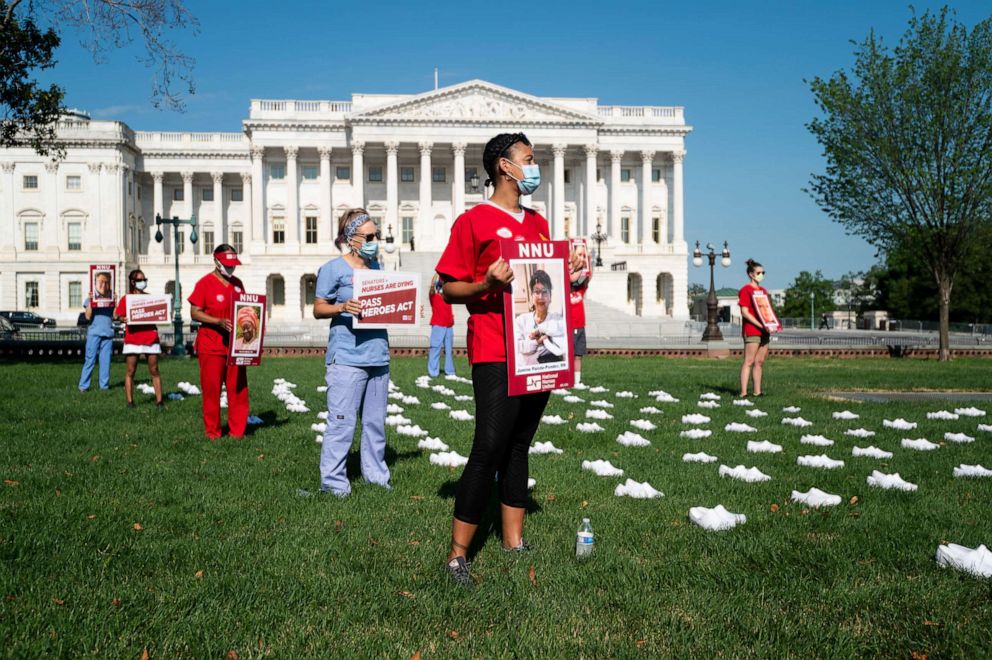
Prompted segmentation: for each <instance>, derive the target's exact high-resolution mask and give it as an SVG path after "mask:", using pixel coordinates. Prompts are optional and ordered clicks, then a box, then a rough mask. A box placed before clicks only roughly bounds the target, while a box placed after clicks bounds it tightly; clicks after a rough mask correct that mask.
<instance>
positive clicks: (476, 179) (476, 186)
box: [468, 172, 479, 193]
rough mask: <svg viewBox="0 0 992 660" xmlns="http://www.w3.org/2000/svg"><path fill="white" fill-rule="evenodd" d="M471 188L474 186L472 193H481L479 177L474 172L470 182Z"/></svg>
mask: <svg viewBox="0 0 992 660" xmlns="http://www.w3.org/2000/svg"><path fill="white" fill-rule="evenodd" d="M468 183H469V185H470V186H472V192H474V193H477V192H479V175H478V174H476V173H475V172H472V178H470V179H469V180H468Z"/></svg>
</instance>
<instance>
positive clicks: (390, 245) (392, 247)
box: [385, 225, 396, 254]
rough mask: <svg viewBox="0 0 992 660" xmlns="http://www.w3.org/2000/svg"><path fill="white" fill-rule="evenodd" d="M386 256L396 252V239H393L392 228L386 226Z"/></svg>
mask: <svg viewBox="0 0 992 660" xmlns="http://www.w3.org/2000/svg"><path fill="white" fill-rule="evenodd" d="M385 250H386V254H392V253H393V252H396V239H395V238H393V226H392V225H387V226H386V248H385Z"/></svg>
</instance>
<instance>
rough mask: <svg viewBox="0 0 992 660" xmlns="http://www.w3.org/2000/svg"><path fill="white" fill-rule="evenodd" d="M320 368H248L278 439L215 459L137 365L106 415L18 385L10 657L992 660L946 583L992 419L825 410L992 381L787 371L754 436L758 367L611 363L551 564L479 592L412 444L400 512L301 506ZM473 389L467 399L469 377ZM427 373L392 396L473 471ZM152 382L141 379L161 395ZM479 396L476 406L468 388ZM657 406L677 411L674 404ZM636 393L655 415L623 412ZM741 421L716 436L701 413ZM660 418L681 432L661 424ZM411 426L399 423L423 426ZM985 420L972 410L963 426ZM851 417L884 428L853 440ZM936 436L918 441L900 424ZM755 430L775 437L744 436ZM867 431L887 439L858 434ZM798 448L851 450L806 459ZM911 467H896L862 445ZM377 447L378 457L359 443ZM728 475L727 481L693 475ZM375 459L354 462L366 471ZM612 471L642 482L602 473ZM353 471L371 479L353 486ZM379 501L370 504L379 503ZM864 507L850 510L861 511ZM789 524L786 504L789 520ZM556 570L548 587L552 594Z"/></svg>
mask: <svg viewBox="0 0 992 660" xmlns="http://www.w3.org/2000/svg"><path fill="white" fill-rule="evenodd" d="M322 362H323V361H322V360H321V359H316V358H311V359H268V360H266V362H265V364H264V365H263V366H261V367H259V368H255V369H252V370H251V372H250V381H251V387H252V412H253V414H256V415H259V416H261V417H263V418H264V419H265V420H266V424H265V425H264V426H262V427H260V428H258V429H257V430H256V431H255V432H253V433H252V434H251V435H250V436H249V437H248V438H247V439H245V440H243V441H240V442H239V441H232V440H230V439H226V438H225V439H223V440H221V441H217V442H207V441H205V440H204V439H203V438H202V436H201V433H202V429H201V423H200V412H199V411H200V402H199V399H198V398H187V399H186V400H185V401H181V402H174V403H170V404H169V405H168V406H167V407H166V408H165V409H164V410H157V409H155V408H154V406H153V405H151V397H146V396H145V395H140V394H138V395H136V396H137V398H138V401H139V402H140V403H139V406H138V408H137V409H134V410H128V409H126V408H125V407H124V405H123V392H122V380H123V365H122V364H117V363H115V365H114V372H113V379H112V384H113V389H112V391H110V392H99V391H91V392H89V393H87V394H79V393H77V392H76V387H75V385H76V380H77V379H78V370H79V365H76V364H3V365H0V388H2V391H3V392H5V394H4V395H3V397H2V398H0V471H2V479H3V480H5V481H4V485H2V486H0V593H2V601H0V649H2V653H3V654H5V655H7V656H10V657H25V656H40V655H58V656H76V655H80V654H92V655H97V654H99V655H104V656H107V657H113V658H124V657H138V656H140V655H141V654H142V651H143V650H145V649H147V651H148V653H149V654H150V655H152V656H168V657H174V656H197V657H204V656H213V657H217V656H223V655H225V654H226V653H227V652H228V651H235V652H236V653H237V655H238V656H239V657H241V658H246V657H260V656H265V655H275V656H304V655H316V656H323V657H330V656H346V657H347V656H367V655H377V656H390V657H408V656H410V655H412V654H414V653H416V652H419V653H420V654H421V656H422V657H427V656H434V657H445V656H472V657H490V656H503V657H510V656H535V657H549V656H555V657H561V656H565V657H576V656H596V657H599V656H641V655H643V656H647V657H657V656H672V655H678V656H703V657H709V656H713V655H717V654H720V655H730V656H740V655H770V656H796V657H811V656H864V655H885V656H903V657H905V656H908V655H909V654H910V653H912V652H917V653H924V654H928V655H931V656H937V655H963V656H972V657H976V656H988V655H989V654H990V653H992V581H990V580H984V581H983V580H980V579H976V578H973V577H970V576H968V575H965V574H962V573H958V572H955V571H952V570H948V569H941V568H939V567H937V565H936V564H935V562H934V553H935V551H936V549H937V546H938V544H939V543H940V542H941V541H950V542H954V543H959V544H962V545H967V546H969V547H975V546H977V545H979V544H982V543H984V544H986V545H992V480H990V479H985V480H961V479H953V478H952V476H951V471H952V468H953V467H955V466H957V465H959V464H961V463H970V464H974V463H983V464H984V465H985V466H986V467H992V451H990V447H992V434H990V433H982V432H978V431H976V430H975V429H976V425H977V423H978V422H983V423H992V404H982V403H979V404H976V405H977V406H978V407H979V408H983V407H984V408H987V409H988V412H989V415H988V416H987V417H985V418H980V419H977V420H976V419H974V418H964V417H962V418H961V419H960V420H958V421H945V422H939V421H928V420H927V419H926V415H925V413H926V412H927V411H931V410H937V409H940V408H953V407H955V404H946V405H944V404H941V403H939V402H927V403H924V404H920V403H915V404H911V403H888V404H856V403H841V402H836V401H829V400H826V399H823V398H821V397H819V396H818V392H820V391H823V390H826V389H829V388H843V389H851V388H891V389H900V390H906V389H927V388H954V389H965V388H977V389H982V390H992V370H990V367H992V363H990V362H988V361H968V360H959V361H956V362H953V363H950V364H938V363H935V362H932V361H917V360H865V361H847V360H843V361H832V360H821V361H815V360H798V359H797V360H792V359H789V360H786V359H782V360H775V359H774V358H773V359H772V360H771V362H769V364H768V365H767V369H766V370H767V375H766V391H767V392H768V396H766V397H764V398H763V399H760V400H759V407H760V408H761V409H763V410H765V411H766V412H768V413H769V416H768V417H765V418H761V419H757V420H754V419H751V418H748V417H746V416H745V414H744V409H743V408H739V407H736V406H733V405H731V400H732V399H733V398H734V396H733V395H734V389H733V388H734V387H735V381H736V378H737V368H738V365H737V363H733V362H726V361H689V360H665V359H650V358H641V359H622V358H591V359H588V360H587V361H586V364H585V365H584V369H583V377H584V379H585V380H586V381H587V382H588V383H590V384H593V385H603V386H606V387H608V388H610V389H611V390H612V391H611V392H609V393H607V394H603V395H592V394H589V393H588V392H581V393H579V394H580V395H581V396H582V397H583V398H585V399H586V401H587V402H588V401H591V400H593V399H597V398H605V399H607V400H609V401H611V402H613V403H615V405H616V407H615V408H614V409H613V410H611V411H610V412H611V413H612V414H613V415H614V416H615V419H613V420H607V421H600V422H599V423H600V424H601V425H603V426H605V427H606V432H603V433H598V434H582V433H578V432H576V430H575V424H576V422H578V421H585V417H584V411H585V409H586V408H587V406H588V404H587V403H586V404H582V403H579V404H569V403H566V402H564V401H563V399H562V397H559V396H553V397H552V400H551V404H550V405H549V408H548V413H549V414H559V415H561V416H562V417H566V418H570V420H571V421H570V423H569V424H568V425H564V426H547V425H545V426H542V428H541V429H540V431H539V432H538V436H537V438H536V440H551V441H553V442H554V444H555V445H556V446H558V447H560V448H562V449H564V453H563V454H561V455H544V456H533V457H532V458H531V462H530V466H531V468H530V471H531V476H532V477H534V478H535V479H536V480H537V486H536V488H535V489H534V491H533V493H532V505H531V507H532V511H531V513H530V515H529V517H528V522H527V528H526V535H527V537H528V538H529V539H530V540H531V541H532V542H533V543H534V544H535V545H536V550H535V551H534V552H532V553H530V554H528V555H525V556H522V557H519V558H518V557H511V556H507V555H505V554H504V553H502V552H500V550H499V539H498V538H497V537H496V536H495V535H493V534H492V533H490V532H488V531H487V533H486V534H485V535H484V538H483V539H482V544H481V546H480V547H479V548H478V549H477V554H476V556H475V557H474V563H473V565H472V570H473V574H474V575H475V576H476V578H477V581H478V585H477V588H476V590H475V591H474V592H466V591H462V590H460V589H458V588H457V587H454V586H453V585H451V584H449V583H448V581H447V579H446V578H445V577H444V576H443V575H442V573H441V564H442V560H443V558H444V554H445V552H446V550H447V546H448V529H449V524H450V517H451V511H452V496H453V491H454V485H455V483H456V481H457V479H458V475H459V471H458V470H451V469H448V468H441V467H437V466H433V465H431V464H430V463H429V461H428V454H427V453H426V452H421V451H419V450H418V449H417V448H416V441H415V440H414V439H411V438H408V437H405V436H399V435H397V434H395V433H390V439H389V442H390V448H389V453H388V456H387V457H388V460H389V462H390V463H391V467H392V470H393V484H394V487H395V489H394V490H393V491H392V492H385V491H383V490H381V489H378V488H375V487H371V486H365V485H362V484H361V483H355V484H354V492H353V494H352V496H351V497H350V498H349V499H346V500H338V499H336V498H325V497H310V498H301V497H299V496H298V495H297V490H298V489H300V488H305V489H310V490H314V489H315V488H316V486H317V457H318V453H319V445H318V444H316V443H315V442H314V436H315V433H314V432H313V431H311V430H310V425H311V424H312V423H314V422H316V421H317V419H316V412H317V411H318V410H322V409H323V406H322V399H323V395H320V394H318V393H317V392H316V386H317V385H321V384H323V364H322ZM458 367H459V369H460V373H462V374H463V375H468V370H467V366H466V365H465V363H464V362H459V363H458ZM423 372H424V361H423V360H420V359H417V360H414V359H397V360H395V361H394V362H393V370H392V378H393V381H394V382H395V383H396V385H397V386H398V387H399V388H400V389H401V390H402V391H403V392H404V393H406V394H412V395H415V396H417V397H419V398H420V401H421V405H419V406H404V407H405V408H406V411H405V413H404V414H405V415H406V416H407V417H410V418H411V419H412V420H413V421H414V423H416V424H419V425H420V426H421V427H423V428H424V429H427V430H428V431H429V432H430V434H431V435H433V436H439V437H440V438H441V439H442V440H444V441H445V442H446V443H448V444H449V445H451V448H452V449H453V450H456V451H458V452H459V453H461V454H463V455H467V454H468V451H469V448H470V444H471V432H472V423H471V422H457V421H454V420H452V419H450V418H449V417H448V413H447V411H437V410H433V409H431V408H430V407H429V404H430V402H431V401H435V400H445V401H447V402H448V403H449V404H451V405H452V407H453V408H461V407H466V408H468V409H469V410H470V411H471V410H472V405H471V404H472V402H471V401H469V402H465V404H464V405H463V404H461V403H460V402H455V401H454V400H453V399H451V398H447V397H443V396H442V395H440V394H437V393H434V392H431V391H430V390H424V389H418V388H417V387H416V386H415V385H414V379H415V378H416V377H417V376H418V375H420V374H421V373H423ZM162 373H163V380H164V383H165V385H166V387H167V389H169V390H174V389H175V386H176V383H178V382H179V381H181V380H187V381H192V382H196V381H197V372H196V365H195V362H192V361H172V360H170V361H166V362H165V363H164V364H163V367H162ZM146 377H147V372H146V371H145V368H144V366H143V365H142V366H141V367H140V368H139V378H140V379H144V378H146ZM277 377H282V378H286V379H287V380H289V381H292V382H294V383H297V384H298V387H297V389H296V392H297V394H298V395H299V396H301V397H303V398H304V399H306V400H307V401H308V402H309V405H310V407H311V408H312V409H313V412H312V413H309V414H295V413H287V412H286V411H285V408H284V407H283V405H282V404H281V403H280V402H279V401H278V400H276V398H275V397H273V396H272V395H271V394H270V390H271V388H272V381H273V379H275V378H277ZM446 384H448V385H450V386H451V387H452V388H453V389H455V390H456V391H458V393H465V394H468V393H471V388H470V386H468V385H464V384H460V383H446ZM652 389H663V390H666V391H668V392H670V393H672V394H673V395H675V396H676V397H679V398H680V399H681V400H682V401H681V402H680V403H677V404H654V401H653V400H652V399H650V398H649V397H648V396H647V392H648V391H649V390H652ZM619 390H631V391H633V392H635V393H637V394H638V395H639V398H637V399H621V398H616V397H615V396H614V393H615V392H616V391H619ZM706 391H713V392H716V393H718V394H720V395H722V397H723V399H722V401H721V403H722V405H721V407H720V408H719V409H716V410H712V411H705V410H700V409H698V408H697V407H696V400H697V397H698V395H699V394H701V393H703V392H706ZM652 404H654V405H657V407H658V408H661V409H662V410H663V411H664V413H663V414H661V415H648V414H640V413H639V412H638V409H639V408H641V407H643V406H648V405H652ZM400 405H402V404H400ZM787 405H796V406H800V407H801V408H802V411H801V412H800V413H799V414H800V415H801V416H802V417H804V418H806V419H808V420H811V421H813V422H814V426H813V427H811V428H810V429H806V430H803V429H797V428H793V427H789V426H783V425H782V424H781V423H780V421H781V418H782V417H783V416H784V414H783V413H782V412H781V409H782V408H783V407H784V406H787ZM961 405H970V404H957V406H961ZM844 408H847V409H850V410H854V411H855V412H858V413H859V414H860V415H861V419H859V420H856V421H853V422H844V421H837V420H834V419H832V418H831V414H830V413H831V412H833V411H838V410H842V409H844ZM689 412H703V413H704V414H707V415H709V416H711V417H712V418H713V421H712V423H711V424H709V425H708V426H707V428H710V429H712V430H713V431H714V434H713V436H712V437H711V438H709V439H705V440H696V441H693V440H686V439H682V438H680V437H679V435H678V433H679V431H680V430H682V429H684V428H686V427H685V426H683V425H682V423H681V419H680V418H681V416H682V415H683V414H686V413H689ZM896 417H903V418H906V419H908V420H911V421H916V422H919V428H918V429H916V430H914V431H908V432H900V431H894V430H892V429H887V428H883V425H882V420H883V419H885V418H887V419H894V418H896ZM634 418H649V419H652V420H654V421H655V422H656V423H657V424H658V429H657V430H655V431H649V432H643V431H642V432H640V433H641V434H642V435H643V436H645V437H647V438H648V439H650V440H651V442H652V445H651V446H650V447H644V448H626V447H621V446H620V445H618V444H617V443H616V442H615V438H616V436H617V435H618V434H619V433H620V432H621V431H623V430H628V429H629V430H635V429H633V428H632V427H631V426H629V424H628V420H630V419H634ZM738 421H746V422H748V423H751V424H752V425H754V426H757V428H758V429H759V433H757V434H750V435H748V434H737V433H727V432H724V430H723V428H724V425H725V424H727V423H728V422H738ZM857 426H863V427H865V428H868V429H871V430H874V431H876V432H877V435H876V436H875V437H874V438H871V439H868V440H859V439H857V438H851V437H848V436H845V435H844V434H843V432H844V430H845V429H848V428H853V427H857ZM945 431H964V432H967V433H969V434H970V435H973V436H976V437H977V441H976V442H974V443H972V444H967V445H959V444H954V443H946V444H944V445H943V446H942V447H941V448H940V449H939V450H937V451H934V452H917V451H912V450H908V449H902V448H900V446H899V441H900V439H901V438H904V437H908V438H918V437H925V438H928V439H930V440H932V441H935V442H937V441H942V437H943V433H944V432H945ZM803 433H818V434H823V435H826V436H827V437H829V438H832V439H834V440H835V441H836V445H835V446H833V447H826V448H820V447H813V446H804V445H801V444H800V443H799V437H800V436H801V435H802V434H803ZM749 439H755V440H763V439H767V440H770V441H772V442H775V443H778V444H781V445H783V446H784V447H785V451H784V453H782V454H778V455H769V454H749V453H747V452H746V451H745V448H744V446H745V443H746V441H747V440H749ZM854 444H859V445H861V446H866V445H868V444H874V445H876V446H878V447H881V448H883V449H887V450H890V451H893V452H894V453H895V456H894V458H892V459H891V460H888V461H877V460H873V459H868V458H854V457H852V456H851V446H852V445H854ZM356 448H357V444H356ZM696 451H706V452H708V453H710V454H715V455H716V456H718V457H719V458H720V462H718V463H711V464H687V463H683V462H682V460H681V456H682V454H683V453H685V452H696ZM820 453H826V454H828V455H829V456H831V457H832V458H840V459H843V460H844V461H846V466H845V467H844V468H843V469H840V470H832V471H825V470H817V469H813V468H805V467H798V466H797V465H796V463H795V461H796V456H797V455H801V454H820ZM356 458H357V456H356ZM598 458H603V459H608V460H610V461H611V462H613V464H614V465H616V466H618V467H621V468H623V469H624V470H626V474H625V476H624V477H623V478H620V479H616V478H604V477H597V476H595V475H594V474H592V473H591V472H588V471H584V470H582V469H581V468H580V463H581V461H583V460H586V459H598ZM721 463H725V464H727V465H730V466H735V465H738V464H743V465H745V466H747V467H751V466H757V467H759V468H760V469H761V470H762V471H763V472H765V473H767V474H769V475H771V476H772V480H771V481H769V482H765V483H756V484H750V483H744V482H740V481H734V480H731V479H721V478H720V477H719V476H718V475H717V469H718V467H719V465H720V464H721ZM352 467H353V468H354V469H353V470H352V471H351V472H352V474H353V476H354V477H355V478H358V477H357V463H355V464H353V465H352ZM873 469H879V470H882V471H884V472H899V473H901V474H902V476H903V477H904V478H905V479H906V480H908V481H910V482H913V483H916V484H918V485H919V490H918V491H917V492H915V493H901V492H894V491H882V490H877V489H873V488H869V487H868V486H867V485H866V483H865V478H866V477H867V475H868V474H870V473H871V471H872V470H873ZM626 477H631V478H634V479H636V480H637V481H648V482H650V483H651V485H652V486H654V487H655V488H657V489H658V490H661V491H662V492H664V493H665V497H664V498H661V499H657V500H633V499H629V498H619V497H615V496H614V495H613V489H614V487H615V486H616V485H617V483H619V482H620V481H622V480H623V479H625V478H626ZM359 481H360V479H359ZM812 486H816V487H819V488H821V489H823V490H825V491H828V492H831V493H836V494H839V495H841V496H843V504H842V505H841V506H838V507H835V508H831V509H826V510H807V509H805V508H804V507H802V506H796V505H794V504H791V503H789V501H788V499H789V496H790V493H791V491H792V490H793V489H796V490H801V491H805V490H807V489H809V488H810V487H812ZM855 497H856V498H857V500H856V503H852V498H855ZM718 503H722V504H724V505H725V506H726V507H727V508H728V509H730V510H731V511H734V512H740V513H745V514H747V516H748V521H747V523H746V524H745V525H743V526H740V527H738V528H736V529H734V530H730V531H727V532H720V533H714V532H706V531H703V530H701V529H699V528H697V527H695V526H694V525H692V524H690V523H689V522H688V519H687V512H688V509H689V508H690V507H692V506H709V507H712V506H715V505H716V504H718ZM773 505H776V506H773ZM583 516H588V517H589V518H590V519H591V520H592V524H593V527H594V530H595V532H596V541H597V545H596V556H595V557H594V559H593V560H591V561H589V562H582V563H578V562H576V561H575V559H574V556H573V554H574V546H573V544H574V537H575V530H576V527H577V526H578V524H579V522H580V519H581V518H582V517H583ZM532 567H533V575H534V577H535V579H534V581H532V580H531V579H530V577H529V573H530V569H531V568H532Z"/></svg>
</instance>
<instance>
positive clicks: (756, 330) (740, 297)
mask: <svg viewBox="0 0 992 660" xmlns="http://www.w3.org/2000/svg"><path fill="white" fill-rule="evenodd" d="M755 291H762V292H764V294H765V295H766V296H768V297H769V298H771V296H769V295H768V291H767V290H766V289H765V288H764V287H761V286H758V287H755V286H752V285H750V284H745V285H744V286H743V287H742V288H741V290H740V291H738V292H737V303H738V304H739V305H740V306H741V309H746V310H747V311H749V312H751V316H753V317H754V318H758V313H757V312H755V311H754V301H753V300H752V298H751V294H753V293H754V292H755ZM741 319H742V320H741V326H742V327H743V329H744V336H745V337H760V336H761V335H767V334H768V330H766V329H765V328H764V326H760V325H756V324H754V323H751V322H750V321H748V320H747V319H745V318H743V315H741Z"/></svg>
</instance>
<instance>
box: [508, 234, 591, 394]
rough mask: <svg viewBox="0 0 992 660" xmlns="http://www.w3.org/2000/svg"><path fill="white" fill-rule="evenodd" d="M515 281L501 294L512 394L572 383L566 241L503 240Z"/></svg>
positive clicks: (538, 390) (528, 392)
mask: <svg viewBox="0 0 992 660" xmlns="http://www.w3.org/2000/svg"><path fill="white" fill-rule="evenodd" d="M500 247H501V250H502V256H503V259H505V260H506V262H507V264H508V265H509V266H510V268H511V270H513V283H512V284H511V285H510V286H509V287H507V289H506V290H505V292H504V293H503V311H504V313H503V318H504V324H505V326H504V330H505V336H506V362H507V365H506V370H507V379H508V383H507V384H508V394H509V395H510V396H517V395H520V394H532V393H534V392H545V391H549V390H553V389H556V388H564V387H571V386H572V384H573V380H574V369H575V367H574V362H573V360H572V328H571V322H570V320H569V314H568V312H567V310H566V306H567V302H568V293H569V288H570V285H569V268H568V259H569V242H568V241H542V242H534V243H528V242H522V241H510V240H505V241H501V243H500Z"/></svg>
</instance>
